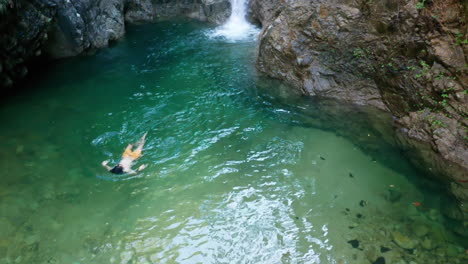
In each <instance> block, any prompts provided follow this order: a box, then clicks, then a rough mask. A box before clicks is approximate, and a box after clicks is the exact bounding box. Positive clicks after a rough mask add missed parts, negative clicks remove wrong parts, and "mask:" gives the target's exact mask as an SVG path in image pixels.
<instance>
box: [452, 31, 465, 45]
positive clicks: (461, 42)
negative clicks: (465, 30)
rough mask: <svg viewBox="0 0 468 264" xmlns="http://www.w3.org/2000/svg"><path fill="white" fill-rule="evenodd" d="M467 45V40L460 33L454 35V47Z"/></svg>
mask: <svg viewBox="0 0 468 264" xmlns="http://www.w3.org/2000/svg"><path fill="white" fill-rule="evenodd" d="M466 44H468V39H467V38H466V37H465V36H464V35H463V34H462V33H456V34H455V45H458V46H461V45H466Z"/></svg>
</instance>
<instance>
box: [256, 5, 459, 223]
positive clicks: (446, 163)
mask: <svg viewBox="0 0 468 264" xmlns="http://www.w3.org/2000/svg"><path fill="white" fill-rule="evenodd" d="M423 2H424V3H422V2H421V3H419V2H418V1H416V0H374V1H368V0H358V1H348V0H314V1H310V0H252V1H251V2H250V7H251V9H252V11H251V15H252V19H253V20H256V21H258V23H260V24H261V25H262V26H263V31H262V33H261V35H260V42H259V53H258V61H257V66H258V69H259V70H260V71H262V72H265V73H266V74H267V75H269V76H271V77H273V78H277V79H282V80H285V81H286V82H287V83H289V84H292V86H293V87H296V88H297V89H298V90H299V91H300V92H302V93H303V94H306V95H317V96H322V97H332V98H338V99H341V100H346V101H349V102H353V103H356V104H365V105H373V106H376V107H378V108H380V109H384V110H387V111H390V112H391V113H392V114H393V115H394V116H395V117H396V122H395V123H396V125H397V128H398V131H399V133H398V137H397V138H396V140H395V143H396V144H399V145H400V146H402V147H403V148H404V149H405V150H406V152H407V154H408V156H409V157H410V159H411V160H412V161H413V162H414V163H415V164H417V165H419V167H420V168H422V169H424V170H425V171H427V174H428V175H432V176H439V177H440V178H441V179H443V180H444V181H445V182H446V183H447V184H448V185H449V186H450V188H451V191H452V193H453V194H454V195H455V196H456V197H457V198H458V200H459V202H460V205H462V206H460V208H466V205H465V206H463V203H465V204H466V203H467V202H468V151H467V146H468V136H467V127H468V122H467V121H466V120H467V119H466V116H467V114H468V94H467V90H466V87H467V85H468V75H467V68H466V67H467V58H466V56H467V54H468V45H467V42H468V41H467V26H466V17H467V14H468V12H467V10H468V6H467V3H466V1H459V0H432V1H423ZM464 210H465V211H464V212H463V213H464V214H465V219H468V218H467V212H468V211H467V210H466V209H464ZM465 225H466V223H465Z"/></svg>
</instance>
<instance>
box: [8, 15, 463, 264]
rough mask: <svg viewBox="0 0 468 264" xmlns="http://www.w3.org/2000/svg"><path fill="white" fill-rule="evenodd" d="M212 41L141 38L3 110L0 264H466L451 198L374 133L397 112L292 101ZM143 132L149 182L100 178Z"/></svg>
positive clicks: (138, 34) (167, 29) (189, 26)
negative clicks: (449, 219) (407, 242)
mask: <svg viewBox="0 0 468 264" xmlns="http://www.w3.org/2000/svg"><path fill="white" fill-rule="evenodd" d="M209 30H210V29H207V28H206V26H203V25H199V24H196V23H187V22H163V23H158V24H155V25H146V26H138V27H130V28H129V29H128V34H127V36H126V37H125V39H123V40H122V41H119V42H118V43H116V44H115V45H114V46H112V47H110V48H108V49H105V50H102V51H100V52H98V53H97V54H96V55H94V56H89V57H82V58H74V59H70V60H66V61H62V62H59V63H58V64H56V65H55V66H53V67H52V68H51V69H49V70H47V71H44V72H42V73H41V76H39V77H36V78H34V79H33V81H32V82H31V83H30V84H29V85H28V86H29V87H28V90H27V92H24V93H19V95H18V96H15V97H12V98H9V100H8V101H5V102H3V104H2V106H1V108H0V122H1V123H2V130H1V132H0V139H1V140H2V142H3V147H2V148H0V157H1V159H0V166H1V167H2V181H1V183H0V210H1V215H0V221H1V223H0V226H1V229H0V263H73V264H75V263H122V264H129V263H133V264H136V263H142V264H143V263H373V262H374V261H377V259H378V258H379V257H384V258H385V259H386V260H387V262H386V263H409V262H410V261H416V262H417V263H449V262H445V261H452V262H450V263H457V261H458V263H461V261H462V258H463V254H464V251H463V249H462V248H461V247H460V245H457V244H456V242H455V239H456V237H455V236H454V235H453V234H452V233H450V232H448V231H446V229H445V227H444V224H446V222H445V221H444V218H443V217H442V214H441V212H440V210H439V208H440V206H441V205H443V202H444V199H445V198H444V196H443V195H442V194H441V193H437V192H436V191H437V190H434V189H424V188H422V187H421V185H418V184H416V183H417V182H421V181H422V179H423V178H422V177H421V175H418V173H417V172H416V171H415V170H414V169H413V168H412V167H411V166H410V165H409V164H408V162H407V161H406V160H405V159H404V158H403V157H402V156H401V155H400V153H399V151H398V150H397V149H394V148H392V147H391V146H390V145H388V144H385V143H384V139H385V138H389V137H391V135H390V134H391V133H390V128H389V127H386V126H384V127H383V128H382V129H377V128H375V127H372V126H370V125H368V124H369V123H372V122H375V120H376V119H378V118H382V119H384V120H386V119H389V117H387V116H385V115H381V114H378V113H375V112H373V113H369V112H368V111H367V110H366V109H362V108H358V107H355V106H348V105H344V104H338V105H337V104H336V103H334V102H328V101H323V100H314V99H310V98H303V97H300V96H298V95H295V94H294V93H292V92H290V89H288V88H287V87H284V86H283V85H282V84H280V83H277V82H275V81H273V80H268V79H266V78H264V77H261V76H259V75H258V74H257V73H256V71H255V67H254V63H255V61H254V60H255V56H256V54H255V52H256V51H255V48H256V43H255V42H252V41H241V42H232V41H224V40H223V39H219V38H217V39H216V38H215V39H212V38H210V37H209V36H210V34H209V33H210V31H209ZM371 112H372V111H371ZM387 121H388V120H387ZM387 121H385V122H383V123H382V124H384V123H387V124H388V123H389V122H387ZM145 132H148V141H147V145H146V147H145V150H144V156H143V157H142V158H141V159H140V160H139V161H138V164H137V165H140V164H148V165H149V166H148V168H147V169H145V170H144V171H143V172H142V173H139V174H137V175H113V174H110V173H108V172H106V171H105V170H104V168H102V167H101V165H100V163H101V161H103V160H105V159H111V161H112V163H115V162H118V160H119V158H120V155H121V153H122V151H123V149H124V148H125V146H126V144H128V143H131V142H134V141H136V140H138V138H139V137H141V135H143V134H144V133H145ZM387 133H388V134H387ZM414 202H419V203H421V204H422V205H421V206H415V205H414ZM421 226H423V227H427V229H428V231H427V232H423V233H424V234H422V235H421V232H417V231H415V229H417V228H418V227H421ZM395 232H399V233H401V234H402V235H403V236H404V238H405V239H411V240H412V241H416V243H418V246H417V247H415V248H416V249H410V250H408V249H402V248H401V247H400V246H398V245H396V244H395V243H394V242H392V240H394V238H393V235H392V233H393V234H395ZM353 240H358V241H359V243H360V245H359V246H358V247H357V248H353V245H352V243H350V242H349V241H353ZM426 240H429V241H430V243H432V246H431V247H429V249H425V248H424V247H421V246H420V245H421V244H423V242H424V241H426ZM381 247H386V248H389V249H390V251H388V252H382V251H381ZM450 250H451V252H450V253H449V251H450ZM403 260H404V261H406V262H398V261H403ZM441 261H444V262H441ZM376 263H378V262H376Z"/></svg>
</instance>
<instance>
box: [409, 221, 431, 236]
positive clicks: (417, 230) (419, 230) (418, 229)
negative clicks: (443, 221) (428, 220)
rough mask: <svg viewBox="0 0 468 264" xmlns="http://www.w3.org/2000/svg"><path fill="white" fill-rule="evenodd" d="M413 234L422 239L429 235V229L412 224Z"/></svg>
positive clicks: (422, 225) (418, 224) (420, 224)
mask: <svg viewBox="0 0 468 264" xmlns="http://www.w3.org/2000/svg"><path fill="white" fill-rule="evenodd" d="M412 229H413V233H414V234H415V235H417V236H418V237H423V236H425V235H427V233H429V228H428V227H427V226H426V225H424V224H422V223H413V226H412Z"/></svg>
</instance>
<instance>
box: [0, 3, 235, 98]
mask: <svg viewBox="0 0 468 264" xmlns="http://www.w3.org/2000/svg"><path fill="white" fill-rule="evenodd" d="M230 8H231V5H230V2H229V0H201V1H195V0H193V1H153V0H97V1H90V0H85V1H82V0H33V1H26V0H18V1H13V2H12V4H11V5H8V6H7V7H6V9H5V11H4V12H2V13H0V18H1V20H0V21H1V22H0V31H1V32H2V38H1V39H0V87H1V88H2V89H5V88H7V89H8V88H11V87H13V85H14V83H15V81H16V80H20V79H22V78H24V77H25V76H26V75H27V74H28V67H30V65H31V63H32V62H36V64H41V63H43V62H44V61H46V60H47V58H64V57H70V56H76V55H79V54H83V53H87V52H92V51H93V50H95V49H98V48H102V47H106V46H108V45H109V43H110V42H112V41H115V40H118V39H119V38H121V37H122V36H123V35H124V34H125V23H142V22H153V21H157V20H160V19H167V18H170V17H174V16H185V17H189V18H192V19H196V20H200V21H206V22H210V23H218V24H219V23H222V22H223V21H225V20H226V19H227V18H228V16H229V14H230Z"/></svg>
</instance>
